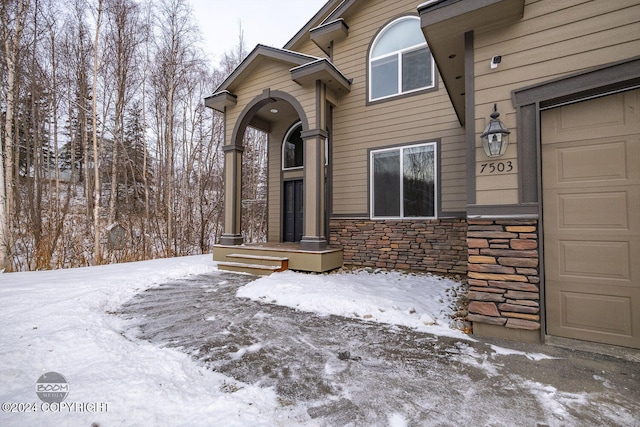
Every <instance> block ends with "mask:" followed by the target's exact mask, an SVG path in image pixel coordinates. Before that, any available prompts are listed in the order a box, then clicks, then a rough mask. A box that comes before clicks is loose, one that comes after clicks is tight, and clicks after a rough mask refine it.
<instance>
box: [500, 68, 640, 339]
mask: <svg viewBox="0 0 640 427" xmlns="http://www.w3.org/2000/svg"><path fill="white" fill-rule="evenodd" d="M638 87H640V56H636V57H633V58H629V59H626V60H623V61H618V62H613V63H609V64H606V65H602V66H599V67H595V68H592V69H589V70H585V71H582V72H579V73H575V74H571V75H569V76H565V77H561V78H558V79H553V80H548V81H545V82H542V83H539V84H536V85H533V86H527V87H523V88H520V89H516V90H514V91H512V93H511V99H512V102H513V106H514V107H515V108H516V123H517V133H518V135H517V137H518V170H519V174H518V175H519V176H518V188H519V190H518V191H519V199H520V202H521V203H537V206H538V215H539V221H538V259H539V269H540V271H539V275H540V288H539V291H540V340H541V342H545V341H546V336H547V335H546V331H547V315H546V313H547V310H546V292H545V265H544V216H543V206H542V143H541V126H542V123H541V117H540V112H541V111H542V110H547V109H550V108H557V107H561V106H563V105H568V104H572V103H576V102H581V101H586V100H589V99H592V98H597V97H602V96H606V95H610V94H613V93H618V92H626V91H629V90H633V89H636V88H638Z"/></svg>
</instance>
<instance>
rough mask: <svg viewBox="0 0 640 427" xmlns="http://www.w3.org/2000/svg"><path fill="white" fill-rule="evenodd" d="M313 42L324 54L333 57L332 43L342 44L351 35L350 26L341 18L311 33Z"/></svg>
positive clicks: (313, 29)
mask: <svg viewBox="0 0 640 427" xmlns="http://www.w3.org/2000/svg"><path fill="white" fill-rule="evenodd" d="M309 34H310V35H311V41H313V42H314V43H315V44H316V45H317V46H318V47H319V48H320V49H322V51H323V52H324V53H326V54H327V55H331V46H332V43H335V42H341V41H342V40H344V39H346V38H347V36H348V35H349V26H348V25H347V24H346V22H344V19H342V18H339V19H336V20H334V21H331V22H327V23H326V24H322V25H320V26H318V27H315V28H312V29H311V30H310V31H309Z"/></svg>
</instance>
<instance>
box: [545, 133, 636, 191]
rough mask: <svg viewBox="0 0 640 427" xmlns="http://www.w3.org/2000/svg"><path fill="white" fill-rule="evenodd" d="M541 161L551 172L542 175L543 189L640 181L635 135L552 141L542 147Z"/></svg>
mask: <svg viewBox="0 0 640 427" xmlns="http://www.w3.org/2000/svg"><path fill="white" fill-rule="evenodd" d="M542 161H543V164H545V165H548V170H549V171H551V170H553V171H554V173H553V174H550V173H547V174H546V175H543V177H542V178H543V185H544V186H545V187H546V188H565V187H571V188H573V187H575V186H577V187H581V186H585V187H593V186H598V185H611V184H615V183H624V184H637V183H639V182H640V171H638V170H637V168H636V165H637V164H638V163H640V142H639V141H638V136H637V135H626V136H624V137H616V138H598V139H590V140H580V141H574V142H566V143H559V144H554V145H553V146H547V147H545V150H544V151H543V154H542Z"/></svg>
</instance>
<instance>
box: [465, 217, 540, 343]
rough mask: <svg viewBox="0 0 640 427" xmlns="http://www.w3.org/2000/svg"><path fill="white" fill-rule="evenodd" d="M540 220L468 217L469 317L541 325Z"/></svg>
mask: <svg viewBox="0 0 640 427" xmlns="http://www.w3.org/2000/svg"><path fill="white" fill-rule="evenodd" d="M537 227H538V222H537V221H536V220H509V221H502V220H471V219H470V220H469V231H468V233H467V244H468V247H469V274H468V281H469V294H468V296H469V320H470V321H472V322H478V323H486V324H489V325H497V326H504V327H507V328H513V329H525V330H532V331H533V330H539V329H540V288H539V286H540V275H539V268H538V266H539V259H538V258H539V255H538V233H537V231H538V230H537Z"/></svg>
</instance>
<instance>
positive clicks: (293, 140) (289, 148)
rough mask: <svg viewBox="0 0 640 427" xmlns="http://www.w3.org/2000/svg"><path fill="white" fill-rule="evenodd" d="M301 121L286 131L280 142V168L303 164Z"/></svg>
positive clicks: (291, 167) (298, 166)
mask: <svg viewBox="0 0 640 427" xmlns="http://www.w3.org/2000/svg"><path fill="white" fill-rule="evenodd" d="M301 133H302V123H301V122H298V123H296V124H294V125H293V126H291V128H290V129H289V130H288V131H287V134H286V135H285V137H284V141H283V142H282V169H295V168H301V167H303V166H304V141H303V140H302V136H301Z"/></svg>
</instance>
